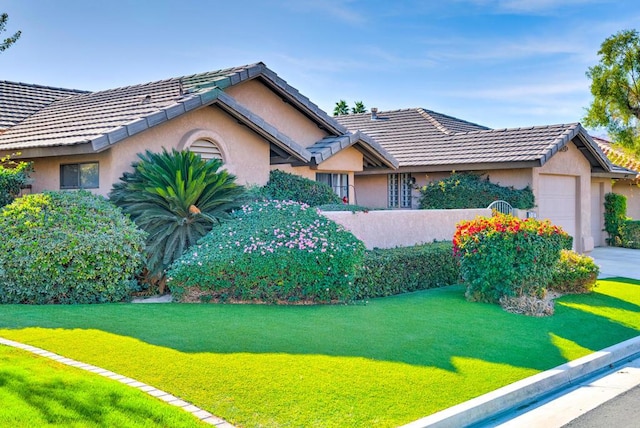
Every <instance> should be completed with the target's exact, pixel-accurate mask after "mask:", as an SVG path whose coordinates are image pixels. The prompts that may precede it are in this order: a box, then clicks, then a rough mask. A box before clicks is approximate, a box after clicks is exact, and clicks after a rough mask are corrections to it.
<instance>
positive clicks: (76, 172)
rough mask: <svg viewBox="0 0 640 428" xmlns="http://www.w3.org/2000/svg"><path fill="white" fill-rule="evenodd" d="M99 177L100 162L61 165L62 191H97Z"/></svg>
mask: <svg viewBox="0 0 640 428" xmlns="http://www.w3.org/2000/svg"><path fill="white" fill-rule="evenodd" d="M98 177H99V174H98V162H87V163H70V164H66V165H60V188H61V189H97V188H98V187H99V184H100V182H99V179H98Z"/></svg>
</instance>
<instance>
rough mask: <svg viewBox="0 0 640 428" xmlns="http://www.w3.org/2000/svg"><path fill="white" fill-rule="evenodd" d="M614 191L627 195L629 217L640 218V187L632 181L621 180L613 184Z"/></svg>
mask: <svg viewBox="0 0 640 428" xmlns="http://www.w3.org/2000/svg"><path fill="white" fill-rule="evenodd" d="M613 192H614V193H617V194H619V195H624V196H626V197H627V217H631V218H633V219H634V220H640V187H638V185H637V184H635V183H634V182H632V181H629V180H620V181H617V182H616V183H615V184H614V185H613Z"/></svg>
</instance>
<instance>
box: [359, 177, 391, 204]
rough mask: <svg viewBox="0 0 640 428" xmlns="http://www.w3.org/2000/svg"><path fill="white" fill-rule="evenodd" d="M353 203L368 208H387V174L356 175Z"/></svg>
mask: <svg viewBox="0 0 640 428" xmlns="http://www.w3.org/2000/svg"><path fill="white" fill-rule="evenodd" d="M354 184H355V188H356V198H355V203H356V204H358V205H362V206H364V207H369V208H387V175H386V174H380V175H356V176H355V182H354Z"/></svg>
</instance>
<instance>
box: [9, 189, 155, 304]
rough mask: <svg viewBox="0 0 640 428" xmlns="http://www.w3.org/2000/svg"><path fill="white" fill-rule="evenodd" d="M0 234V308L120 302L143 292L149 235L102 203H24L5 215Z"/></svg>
mask: <svg viewBox="0 0 640 428" xmlns="http://www.w3.org/2000/svg"><path fill="white" fill-rule="evenodd" d="M0 233H1V234H2V237H3V239H2V240H1V241H0V303H30V304H46V303H102V302H115V301H120V300H123V299H126V298H127V297H129V295H130V294H131V292H132V291H135V290H136V289H137V286H138V285H137V281H136V280H135V279H134V278H135V275H136V274H137V273H138V272H139V269H140V268H141V266H142V261H143V256H142V254H143V251H144V235H145V234H144V232H142V231H140V230H138V229H137V228H136V226H135V224H133V222H132V221H131V220H129V219H128V218H127V217H125V216H124V215H123V214H122V211H120V209H119V208H117V207H116V206H114V205H113V204H111V203H109V202H108V201H107V200H105V199H104V198H103V197H101V196H95V195H92V194H91V193H89V192H87V191H77V192H46V193H44V194H33V195H26V196H23V197H21V198H19V199H16V200H15V201H14V202H13V203H11V204H9V205H7V206H6V207H4V208H3V210H2V211H1V212H0Z"/></svg>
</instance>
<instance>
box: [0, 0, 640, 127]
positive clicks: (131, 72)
mask: <svg viewBox="0 0 640 428" xmlns="http://www.w3.org/2000/svg"><path fill="white" fill-rule="evenodd" d="M0 12H7V13H8V14H9V24H8V32H7V33H4V34H2V35H0V36H2V37H1V38H2V39H4V38H5V37H6V36H7V35H8V34H9V33H13V32H14V31H16V30H22V33H23V34H22V38H21V39H20V40H19V41H18V43H16V44H15V45H14V46H13V47H11V48H10V49H8V50H6V51H4V52H3V53H1V54H0V71H1V72H0V79H2V80H11V81H20V82H26V83H37V84H42V85H49V86H57V87H67V88H77V89H87V90H101V89H108V88H114V87H119V86H126V85H131V84H137V83H144V82H149V81H153V80H159V79H164V78H169V77H175V76H182V75H187V74H193V73H197V72H203V71H210V70H217V69H220V68H226V67H231V66H236V65H242V64H249V63H254V62H258V61H263V62H264V63H266V64H267V66H268V67H269V68H271V69H272V70H273V71H275V72H276V73H278V75H280V76H281V77H282V78H284V79H285V80H286V81H288V82H289V83H290V84H291V85H293V86H294V87H296V88H297V89H298V90H299V91H300V92H301V93H303V94H304V95H306V96H307V97H309V98H310V99H311V100H312V101H313V102H315V103H316V104H318V105H319V106H320V107H321V108H322V109H324V110H325V111H327V112H329V113H331V111H332V110H333V106H334V104H335V102H336V101H337V100H339V99H341V98H342V99H345V100H347V101H348V103H349V104H353V102H354V101H356V100H362V101H363V102H364V104H365V105H366V106H367V107H368V108H370V107H378V108H379V109H380V110H395V109H400V108H410V107H424V108H427V109H431V110H435V111H438V112H441V113H445V114H449V115H452V116H455V117H459V118H461V119H465V120H469V121H472V122H476V123H479V124H482V125H486V126H490V127H493V128H511V127H525V126H532V125H545V124H556V123H569V122H576V121H580V120H581V118H582V116H583V115H584V109H585V108H586V107H587V106H588V105H589V102H590V100H591V95H590V92H589V80H588V79H587V78H586V76H585V72H586V70H587V69H588V67H590V66H592V65H594V64H596V63H597V62H598V56H597V51H598V49H599V47H600V44H601V43H602V41H603V40H604V39H605V38H606V37H608V36H610V35H611V34H614V33H616V32H618V31H620V30H623V29H630V28H636V27H637V26H638V25H637V24H638V23H639V22H640V3H638V2H637V0H624V1H608V0H529V1H527V0H449V1H447V0H440V1H432V0H423V1H420V0H406V1H403V0H386V1H378V0H363V1H360V0H291V1H288V0H283V1H269V0H264V1H255V0H245V1H213V0H210V1H208V0H180V1H168V0H154V1H134V0H109V1H87V0H82V1H77V0H55V1H54V0H2V1H1V2H0Z"/></svg>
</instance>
